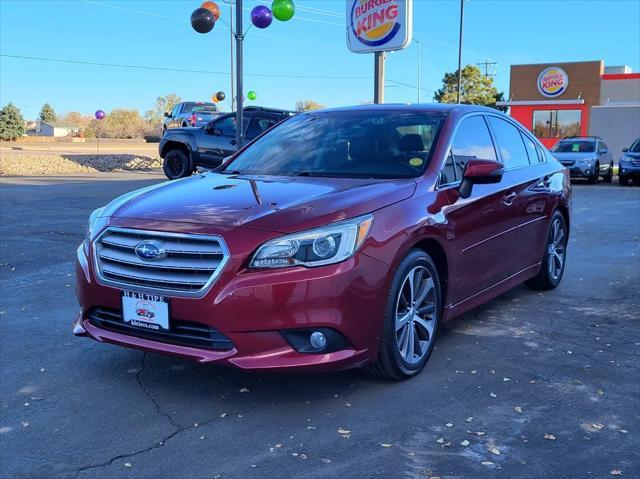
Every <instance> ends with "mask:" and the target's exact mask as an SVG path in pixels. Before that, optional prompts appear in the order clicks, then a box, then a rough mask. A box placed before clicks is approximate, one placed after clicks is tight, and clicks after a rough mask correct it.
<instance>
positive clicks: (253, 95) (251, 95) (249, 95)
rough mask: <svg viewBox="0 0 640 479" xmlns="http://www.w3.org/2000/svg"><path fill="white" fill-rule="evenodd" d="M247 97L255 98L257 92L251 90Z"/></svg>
mask: <svg viewBox="0 0 640 479" xmlns="http://www.w3.org/2000/svg"><path fill="white" fill-rule="evenodd" d="M247 97H248V98H249V100H255V99H256V98H258V94H257V93H256V92H255V91H253V90H252V91H250V92H249V93H247Z"/></svg>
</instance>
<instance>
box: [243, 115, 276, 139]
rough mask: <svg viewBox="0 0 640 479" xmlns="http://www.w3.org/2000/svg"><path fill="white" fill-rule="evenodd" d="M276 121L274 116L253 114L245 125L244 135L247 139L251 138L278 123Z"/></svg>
mask: <svg viewBox="0 0 640 479" xmlns="http://www.w3.org/2000/svg"><path fill="white" fill-rule="evenodd" d="M278 121H279V120H278V118H276V117H265V116H262V117H261V116H254V117H253V118H252V119H251V121H250V122H249V126H248V127H247V133H246V135H245V136H246V137H247V140H253V139H254V138H255V137H256V136H258V135H260V134H262V133H263V132H265V131H266V130H268V129H269V128H271V127H272V126H273V125H275V124H276V123H278Z"/></svg>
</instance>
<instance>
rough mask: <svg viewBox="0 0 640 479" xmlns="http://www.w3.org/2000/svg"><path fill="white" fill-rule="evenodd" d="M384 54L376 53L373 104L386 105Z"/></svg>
mask: <svg viewBox="0 0 640 479" xmlns="http://www.w3.org/2000/svg"><path fill="white" fill-rule="evenodd" d="M384 60H385V55H384V52H380V51H379V52H375V53H374V67H373V69H374V79H373V103H384Z"/></svg>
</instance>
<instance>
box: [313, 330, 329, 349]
mask: <svg viewBox="0 0 640 479" xmlns="http://www.w3.org/2000/svg"><path fill="white" fill-rule="evenodd" d="M309 342H310V343H311V346H313V347H314V348H315V349H317V350H318V351H320V350H322V349H324V348H325V346H326V345H327V337H326V336H325V335H324V334H323V333H321V332H320V331H314V332H313V333H311V336H309Z"/></svg>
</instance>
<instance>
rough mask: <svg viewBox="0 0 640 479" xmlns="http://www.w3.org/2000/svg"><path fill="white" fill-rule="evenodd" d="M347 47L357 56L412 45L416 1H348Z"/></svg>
mask: <svg viewBox="0 0 640 479" xmlns="http://www.w3.org/2000/svg"><path fill="white" fill-rule="evenodd" d="M346 3H347V46H348V47H349V50H351V51H352V52H356V53H368V52H378V51H389V50H401V49H403V48H406V47H407V46H408V45H409V43H411V34H412V24H413V18H412V11H413V0H347V2H346Z"/></svg>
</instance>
